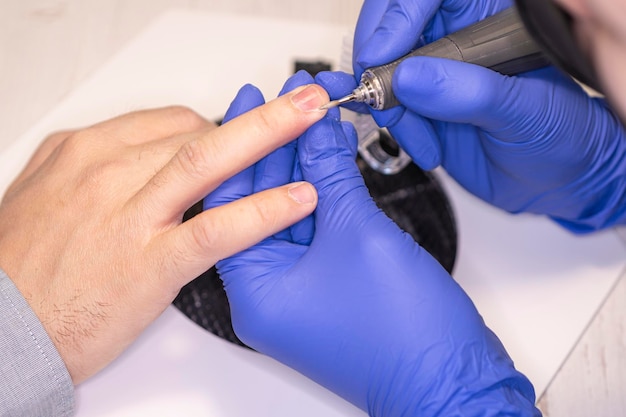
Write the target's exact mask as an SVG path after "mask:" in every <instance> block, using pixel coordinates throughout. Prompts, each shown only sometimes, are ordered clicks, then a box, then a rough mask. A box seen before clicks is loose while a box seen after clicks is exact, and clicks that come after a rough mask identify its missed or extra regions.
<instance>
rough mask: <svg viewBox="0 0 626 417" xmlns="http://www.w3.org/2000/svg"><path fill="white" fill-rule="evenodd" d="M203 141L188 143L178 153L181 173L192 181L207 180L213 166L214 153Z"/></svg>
mask: <svg viewBox="0 0 626 417" xmlns="http://www.w3.org/2000/svg"><path fill="white" fill-rule="evenodd" d="M213 152H215V151H213V150H212V148H211V149H207V148H206V147H205V146H204V143H203V142H202V141H201V140H198V139H194V140H191V141H189V142H186V143H185V144H184V145H183V146H182V147H181V148H180V150H179V151H178V152H177V153H176V161H177V164H178V167H179V168H180V170H181V172H183V173H184V174H185V175H186V176H188V177H189V178H191V179H198V178H206V176H207V174H208V173H209V172H210V171H211V167H212V166H213V162H212V161H213V160H214V158H213V157H212V153H213Z"/></svg>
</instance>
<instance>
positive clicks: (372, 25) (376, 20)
mask: <svg viewBox="0 0 626 417" xmlns="http://www.w3.org/2000/svg"><path fill="white" fill-rule="evenodd" d="M441 2H442V0H425V1H424V0H419V1H418V0H408V1H407V0H388V1H381V0H365V1H364V2H363V7H362V8H361V13H360V14H359V20H358V22H357V28H356V31H355V36H354V53H353V58H354V73H355V75H356V76H357V77H360V76H361V73H362V72H363V71H364V70H365V69H367V68H370V67H373V66H378V65H382V64H387V63H388V62H391V61H394V60H396V59H398V58H400V57H401V56H403V55H405V54H407V53H408V52H410V51H411V50H412V49H413V48H414V47H415V45H416V43H417V42H418V40H419V39H420V36H421V35H422V32H423V31H424V28H425V26H426V24H427V23H428V22H429V21H430V19H431V18H432V17H433V15H434V14H435V12H436V11H437V9H438V8H439V6H440V5H441Z"/></svg>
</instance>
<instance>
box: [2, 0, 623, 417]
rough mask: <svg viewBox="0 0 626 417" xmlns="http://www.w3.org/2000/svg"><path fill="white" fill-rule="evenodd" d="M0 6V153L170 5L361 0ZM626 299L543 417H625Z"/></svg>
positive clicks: (571, 368) (609, 311)
mask: <svg viewBox="0 0 626 417" xmlns="http://www.w3.org/2000/svg"><path fill="white" fill-rule="evenodd" d="M0 4H1V7H0V10H2V13H0V115H1V117H0V120H1V121H2V123H0V152H1V151H3V150H4V149H5V148H6V147H7V146H8V145H9V144H10V143H11V142H13V141H14V140H15V139H16V138H17V137H19V136H20V135H22V134H23V133H24V132H26V131H27V130H28V129H29V128H30V127H31V126H32V125H33V124H35V122H37V121H38V120H39V119H40V118H41V117H42V116H43V115H44V114H46V113H47V112H48V111H49V110H50V109H52V108H53V107H54V106H55V105H56V104H57V103H58V102H59V101H60V100H61V99H62V98H63V97H65V96H66V95H67V94H68V93H69V92H70V91H71V90H72V89H73V88H74V87H76V86H77V85H79V84H80V83H81V81H83V80H84V79H85V78H86V77H87V76H88V75H90V74H91V73H93V72H94V71H95V70H97V69H98V68H99V66H100V65H102V64H103V63H104V62H106V61H107V59H108V58H110V57H111V55H112V54H113V53H115V52H116V51H117V50H119V49H120V48H121V47H122V45H124V44H125V43H126V42H127V41H128V40H130V39H131V38H132V37H133V36H134V35H135V34H137V33H139V32H140V31H141V30H142V29H143V28H144V27H145V26H146V25H147V24H148V23H149V22H151V21H152V20H153V18H154V17H156V16H157V15H158V14H160V13H161V12H162V11H164V10H167V9H168V8H170V7H177V8H180V7H188V8H191V9H200V10H209V11H227V12H237V13H243V14H255V15H257V16H258V15H264V16H277V17H288V18H293V19H306V20H308V21H318V22H331V23H340V24H346V25H350V24H352V23H353V22H354V21H355V19H356V15H357V13H358V8H359V5H360V2H359V1H357V0H343V1H342V2H336V1H332V0H318V1H316V2H315V6H313V5H312V3H310V4H308V3H305V2H298V1H293V0H290V1H289V0H265V1H260V0H237V1H232V0H231V1H229V0H212V1H209V0H206V1H200V0H198V1H192V0H188V1H174V0H152V1H148V0H133V1H113V0H109V1H95V0H90V1H77V0H67V1H61V0H58V1H52V0H49V1H43V0H31V1H24V2H14V1H8V0H0ZM625 240H626V239H625ZM625 302H626V282H625V280H624V279H621V280H619V282H618V283H617V285H616V286H615V288H614V289H613V290H612V291H611V294H610V295H609V297H608V298H607V300H606V301H605V303H604V304H603V305H602V307H601V308H600V310H599V311H598V313H597V315H596V317H595V319H594V320H593V322H592V323H591V324H590V326H589V327H588V329H587V330H586V332H585V333H584V335H583V336H582V338H581V340H580V341H579V342H578V344H577V345H576V347H575V348H574V350H573V351H572V352H571V354H570V356H569V358H568V359H567V361H566V362H565V363H564V365H563V367H562V368H561V370H560V371H559V372H558V374H557V375H556V377H555V378H554V380H553V381H552V382H551V384H550V385H549V387H548V389H547V391H546V392H545V394H544V395H543V397H542V398H541V400H540V407H541V408H542V410H543V411H544V413H545V415H547V416H571V417H576V416H621V415H626V401H625V400H624V395H623V394H624V392H623V391H624V387H625V386H626V384H624V382H626V376H624V375H626V373H625V372H624V371H626V355H625V353H626V331H625V330H624V323H625V322H626V321H625V319H626V312H625V308H624V305H626V303H625ZM546 343H550V341H549V340H546Z"/></svg>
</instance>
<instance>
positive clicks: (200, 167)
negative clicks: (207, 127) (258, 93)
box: [132, 84, 329, 226]
mask: <svg viewBox="0 0 626 417" xmlns="http://www.w3.org/2000/svg"><path fill="white" fill-rule="evenodd" d="M328 100H329V99H328V94H327V93H326V92H325V91H324V89H323V88H322V87H320V86H317V85H314V84H311V85H308V86H304V87H300V88H298V89H296V90H294V91H292V92H291V93H288V94H286V95H283V96H280V97H278V98H276V99H274V100H272V101H270V102H268V103H267V104H264V105H262V106H259V107H257V108H255V109H253V110H251V111H249V112H247V113H245V114H243V115H241V116H239V117H237V118H235V119H233V120H231V121H229V122H227V123H225V124H224V125H222V126H221V127H219V128H217V129H214V130H212V131H210V132H208V133H206V134H203V135H200V136H198V137H197V138H195V139H193V140H191V141H189V142H187V143H186V144H184V145H183V146H182V147H181V149H180V150H179V151H178V152H177V153H176V154H175V155H174V157H173V158H172V159H171V160H170V161H169V162H168V163H167V164H166V165H165V166H164V167H163V168H162V169H161V170H160V171H159V172H157V174H156V175H155V176H154V177H153V178H152V179H151V180H150V181H149V182H148V183H147V184H146V185H145V186H144V187H143V188H142V189H141V190H140V191H139V193H138V194H137V195H136V196H135V198H134V201H133V202H132V206H133V207H132V208H133V209H138V208H139V209H144V210H145V209H146V208H147V209H148V210H149V214H152V213H158V216H159V218H160V221H161V222H163V224H161V226H166V225H168V224H170V223H171V222H172V221H175V220H179V219H180V218H181V217H182V213H183V212H184V211H185V210H186V209H187V208H189V207H190V206H191V205H192V204H193V203H195V202H196V201H198V200H199V199H201V198H202V197H204V196H205V195H207V194H208V193H210V192H211V191H213V190H214V189H216V188H217V187H218V186H219V185H220V184H221V183H222V182H224V181H225V180H226V179H228V178H230V177H232V176H233V175H235V174H236V173H238V172H240V171H241V170H243V169H245V168H247V167H249V166H250V165H252V164H254V163H255V162H257V161H258V160H260V159H261V158H263V157H264V156H266V155H267V154H269V153H270V152H272V151H273V150H275V149H277V148H279V147H281V146H283V145H285V144H286V143H288V142H290V141H292V140H294V139H295V138H297V137H298V136H300V135H301V134H302V133H303V132H304V131H305V130H306V129H307V128H308V127H310V126H311V125H313V124H314V123H315V122H317V121H318V120H320V119H321V118H322V117H323V116H324V114H326V111H325V110H320V109H319V108H320V106H321V105H322V104H325V103H327V102H328ZM157 221H158V220H157ZM157 226H159V225H157Z"/></svg>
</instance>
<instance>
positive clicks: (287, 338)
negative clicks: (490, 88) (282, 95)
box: [206, 74, 540, 417]
mask: <svg viewBox="0 0 626 417" xmlns="http://www.w3.org/2000/svg"><path fill="white" fill-rule="evenodd" d="M303 82H310V80H308V79H306V77H305V76H304V75H302V74H299V75H298V76H296V78H295V79H292V80H291V81H290V82H289V83H288V86H287V88H288V89H289V88H292V87H293V86H294V83H303ZM260 103H262V97H261V96H260V94H259V93H258V91H256V90H252V89H251V88H249V87H247V88H245V89H244V90H242V92H241V94H240V95H239V96H238V98H237V101H236V102H235V103H234V107H236V108H238V109H247V108H250V107H253V106H255V105H258V104H260ZM338 116H339V114H338V111H337V109H333V110H331V111H329V113H328V115H327V116H325V117H324V119H322V121H320V122H319V123H317V124H316V125H314V127H312V128H311V129H309V130H308V131H307V132H306V133H305V134H304V135H303V136H302V137H300V138H299V139H298V142H297V148H296V149H294V151H295V152H296V153H295V154H293V155H289V153H290V152H287V151H285V149H283V150H281V151H280V152H278V153H274V154H272V155H270V156H269V157H268V158H267V159H266V160H265V161H264V162H262V163H261V164H260V165H257V166H256V168H255V170H254V172H253V173H250V172H248V173H247V174H244V175H241V176H238V177H236V178H235V179H234V180H233V181H231V182H229V183H228V184H226V185H225V186H223V187H222V188H221V189H220V190H217V191H215V192H213V193H212V196H211V197H210V199H208V200H206V204H207V207H213V206H214V204H218V203H219V202H226V201H229V199H232V198H237V197H239V196H241V195H245V194H247V193H250V192H252V191H253V190H256V189H263V188H266V187H274V186H276V185H278V184H282V183H284V182H287V181H290V180H293V179H294V178H295V179H300V178H303V179H304V180H306V181H309V182H311V183H312V184H314V185H315V187H316V189H317V191H318V195H319V201H318V206H317V209H316V211H315V213H314V218H313V220H314V223H305V224H302V223H300V224H297V225H296V226H294V227H291V228H290V229H288V230H285V231H284V232H282V233H280V234H277V235H275V236H273V237H270V238H268V239H266V240H264V241H262V242H261V243H259V244H257V245H255V246H254V247H252V248H250V249H248V250H245V251H243V252H241V253H239V254H237V255H235V256H233V257H230V258H227V259H224V260H222V261H220V262H219V263H218V264H217V267H218V271H219V273H220V275H221V277H222V279H223V280H224V286H225V289H226V293H227V295H228V299H229V302H230V306H231V313H232V319H233V327H234V329H235V332H236V333H237V335H238V336H239V337H240V338H241V340H243V341H244V342H245V343H246V344H248V345H249V346H251V347H253V348H254V349H256V350H258V351H260V352H262V353H265V354H267V355H270V356H272V357H273V358H275V359H277V360H279V361H281V362H283V363H285V364H286V365H288V366H290V367H292V368H294V369H296V370H298V371H300V372H301V373H302V374H304V375H306V376H308V377H310V378H311V379H313V380H315V381H317V382H318V383H320V384H321V385H323V386H325V387H327V388H329V389H330V390H332V391H334V392H335V393H337V394H338V395H340V396H342V397H343V398H345V399H347V400H349V401H351V402H352V403H354V404H355V405H357V406H358V407H360V408H362V409H363V410H366V411H368V412H369V413H370V415H372V416H401V415H402V416H409V415H410V416H418V415H419V416H435V415H446V416H452V415H462V416H465V417H471V416H482V417H487V416H496V415H498V416H502V415H507V416H539V415H540V413H539V411H538V410H537V409H536V408H535V407H534V400H535V398H534V393H533V389H532V386H531V385H530V383H529V382H528V380H527V379H526V378H525V377H524V376H523V375H521V374H520V373H518V372H517V371H516V370H515V369H514V366H513V363H512V362H511V360H510V359H509V357H508V355H507V353H506V351H505V349H504V348H503V346H502V344H501V343H500V342H499V340H498V339H497V338H496V336H495V335H494V334H493V333H492V332H491V331H490V330H489V329H488V328H487V327H486V326H485V323H484V322H483V320H482V318H481V317H480V315H479V314H478V312H477V311H476V309H475V307H474V305H473V304H472V302H471V301H470V299H469V298H468V297H467V295H466V294H465V293H464V292H463V290H462V289H461V288H460V287H459V286H458V285H457V283H456V282H455V281H454V280H453V279H452V278H451V277H450V275H449V274H448V273H447V272H446V271H445V270H444V269H443V268H442V267H441V266H440V265H439V264H438V263H437V262H436V261H435V260H434V258H433V257H432V256H431V255H430V254H428V253H427V252H426V251H425V250H423V249H422V248H421V247H420V246H419V245H418V244H416V243H415V242H414V241H413V240H412V238H411V236H410V235H408V234H406V233H404V232H402V231H401V230H400V229H399V228H398V227H397V226H396V225H395V224H394V223H393V222H392V221H391V220H390V219H389V218H388V217H387V216H386V215H385V214H384V213H383V212H381V211H380V210H379V209H378V208H377V207H376V205H375V203H374V201H373V200H372V199H371V197H370V196H369V194H368V191H367V189H366V187H365V184H364V182H363V179H362V177H361V175H360V172H359V170H358V168H357V165H356V163H355V152H356V150H355V149H356V137H355V133H354V131H353V129H352V127H351V126H350V125H349V124H346V123H342V122H340V121H339V117H338ZM294 157H296V159H295V160H294ZM216 193H219V194H220V196H219V198H218V201H214V200H213V199H214V198H215V195H216ZM229 196H232V197H230V198H229Z"/></svg>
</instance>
